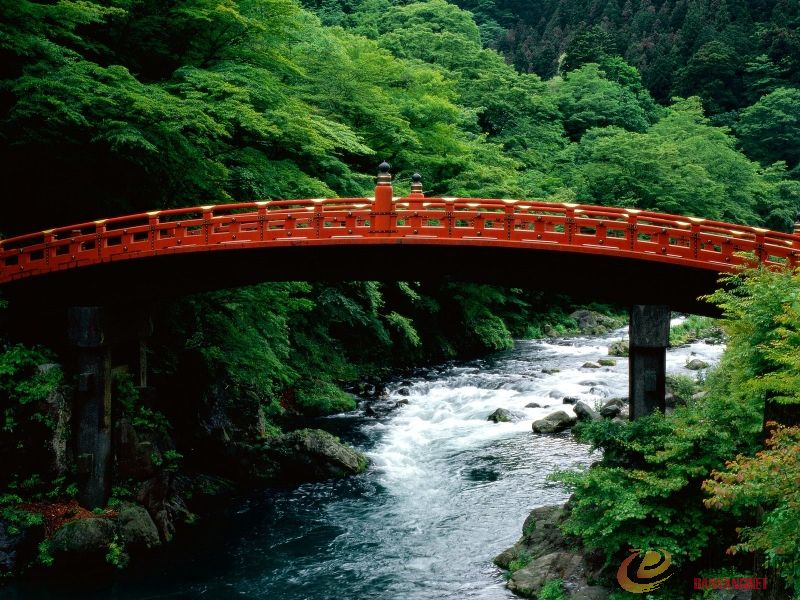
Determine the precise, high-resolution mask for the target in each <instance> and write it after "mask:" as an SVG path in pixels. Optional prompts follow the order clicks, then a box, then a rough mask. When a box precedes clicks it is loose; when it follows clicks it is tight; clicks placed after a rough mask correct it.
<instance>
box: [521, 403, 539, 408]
mask: <svg viewBox="0 0 800 600" xmlns="http://www.w3.org/2000/svg"><path fill="white" fill-rule="evenodd" d="M525 408H542V405H541V404H539V403H538V402H528V403H527V404H526V405H525Z"/></svg>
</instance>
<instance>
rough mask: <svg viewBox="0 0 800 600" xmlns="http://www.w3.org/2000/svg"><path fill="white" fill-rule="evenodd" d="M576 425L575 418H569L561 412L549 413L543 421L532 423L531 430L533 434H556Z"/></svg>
mask: <svg viewBox="0 0 800 600" xmlns="http://www.w3.org/2000/svg"><path fill="white" fill-rule="evenodd" d="M575 423H577V419H576V418H575V417H570V416H569V415H568V414H567V413H565V412H564V411H563V410H559V411H556V412H554V413H550V414H549V415H547V416H546V417H545V418H544V419H539V420H538V421H534V422H533V425H532V428H533V432H534V433H556V432H558V431H564V430H565V429H569V428H570V427H572V426H573V425H575Z"/></svg>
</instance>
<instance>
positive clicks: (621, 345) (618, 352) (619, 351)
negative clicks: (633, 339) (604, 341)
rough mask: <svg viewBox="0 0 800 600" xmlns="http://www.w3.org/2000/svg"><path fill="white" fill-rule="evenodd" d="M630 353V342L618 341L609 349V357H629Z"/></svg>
mask: <svg viewBox="0 0 800 600" xmlns="http://www.w3.org/2000/svg"><path fill="white" fill-rule="evenodd" d="M629 352H630V343H629V342H628V340H617V341H616V342H612V343H611V345H610V346H609V347H608V355H609V356H628V353H629Z"/></svg>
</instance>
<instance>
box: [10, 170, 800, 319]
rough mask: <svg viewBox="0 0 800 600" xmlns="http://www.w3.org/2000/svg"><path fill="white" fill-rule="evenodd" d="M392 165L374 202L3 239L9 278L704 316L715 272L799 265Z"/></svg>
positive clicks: (641, 218)
mask: <svg viewBox="0 0 800 600" xmlns="http://www.w3.org/2000/svg"><path fill="white" fill-rule="evenodd" d="M382 167H383V170H382V172H381V174H380V175H379V177H378V185H377V187H376V188H375V198H374V199H372V198H329V199H312V200H277V201H268V202H249V203H239V204H223V205H217V206H199V207H193V208H179V209H170V210H160V211H153V212H148V213H141V214H136V215H129V216H123V217H114V218H111V219H103V220H99V221H94V222H89V223H81V224H77V225H70V226H67V227H59V228H56V229H50V230H47V231H41V232H37V233H32V234H28V235H22V236H18V237H14V238H10V239H6V240H2V241H0V284H3V289H4V290H5V291H6V293H9V294H11V295H12V296H13V295H14V293H15V292H16V293H20V292H23V293H24V292H26V291H28V292H30V294H25V295H31V294H32V295H35V296H41V295H45V296H52V294H53V292H56V291H58V293H59V294H61V293H66V294H67V295H73V296H76V297H80V296H81V295H86V296H90V297H93V298H96V297H102V296H103V294H113V293H114V292H115V291H119V290H120V289H124V290H126V292H125V293H126V294H131V295H134V296H135V295H136V294H137V293H138V294H142V293H144V294H145V295H146V294H147V293H150V294H158V293H159V292H158V291H156V290H161V293H169V291H170V290H173V291H175V292H177V293H181V292H184V291H187V290H189V291H190V290H192V289H206V288H213V287H224V286H226V285H235V284H237V283H247V282H251V281H259V280H276V279H299V280H303V279H319V278H331V279H348V278H350V279H370V278H374V279H412V280H419V279H425V278H427V277H431V276H448V275H449V276H452V277H455V278H467V279H471V280H476V279H477V280H486V281H497V282H506V283H513V284H515V285H522V284H525V285H533V286H534V287H535V286H539V287H543V288H552V289H561V290H564V291H569V292H573V293H575V292H580V291H584V292H586V291H588V292H589V293H591V294H592V295H593V296H595V297H597V298H598V299H603V298H608V299H611V300H617V301H625V302H627V303H652V302H657V303H666V304H669V305H671V306H672V307H673V308H675V309H682V310H689V311H694V312H707V311H708V308H707V307H703V305H702V304H701V303H698V302H697V301H696V298H697V296H699V295H701V294H703V293H708V292H710V291H711V290H713V289H714V287H715V284H716V278H717V274H718V273H720V272H728V271H732V270H734V269H735V268H736V267H737V266H739V265H743V264H745V263H746V262H748V261H749V262H754V261H760V262H762V263H765V264H767V265H769V266H774V267H779V266H790V267H796V266H797V265H798V262H800V258H798V257H800V236H798V235H792V234H785V233H779V232H774V231H768V230H766V229H760V228H756V227H746V226H743V225H732V224H729V223H721V222H717V221H710V220H706V219H701V218H695V217H682V216H675V215H668V214H660V213H654V212H646V211H640V210H636V209H632V208H612V207H606V206H589V205H579V204H567V203H552V202H541V201H528V200H494V199H473V198H426V197H425V196H424V195H423V194H422V191H421V190H422V186H421V184H420V182H419V177H418V176H415V180H414V182H413V184H412V192H411V194H410V195H409V196H408V197H405V198H394V197H393V196H392V186H391V178H390V175H389V174H388V165H382ZM134 264H135V265H136V266H135V267H134V266H133V265H134ZM112 267H113V268H112ZM67 273H69V274H70V276H69V277H66V276H65V275H66V274H67ZM79 274H80V275H79ZM57 275H58V276H57ZM34 283H36V284H38V285H34ZM142 287H145V288H147V290H142V289H140V288H142ZM81 292H85V294H82V293H81Z"/></svg>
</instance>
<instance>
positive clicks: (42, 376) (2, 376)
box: [0, 344, 62, 432]
mask: <svg viewBox="0 0 800 600" xmlns="http://www.w3.org/2000/svg"><path fill="white" fill-rule="evenodd" d="M52 362H53V357H52V355H51V354H50V352H48V351H47V350H46V349H44V348H41V347H35V348H29V347H26V346H23V345H22V344H15V345H10V346H5V347H4V348H3V351H2V352H1V353H0V398H2V399H3V405H4V406H6V410H5V423H4V425H3V430H4V431H7V432H11V431H13V430H14V429H15V428H16V426H17V420H16V418H15V415H17V407H25V406H26V405H30V404H33V403H37V402H41V401H43V400H45V399H46V398H47V397H48V396H49V395H50V394H52V393H53V391H54V390H55V389H56V388H57V387H58V386H59V384H60V383H61V380H62V374H61V369H59V368H50V369H42V368H40V367H41V366H42V365H45V364H48V363H52Z"/></svg>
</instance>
